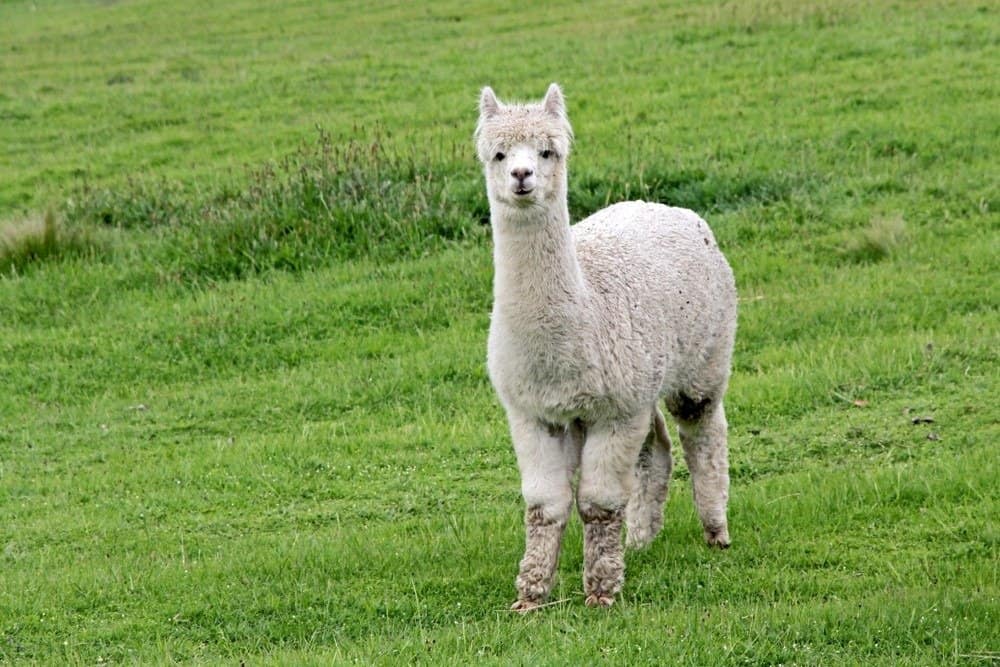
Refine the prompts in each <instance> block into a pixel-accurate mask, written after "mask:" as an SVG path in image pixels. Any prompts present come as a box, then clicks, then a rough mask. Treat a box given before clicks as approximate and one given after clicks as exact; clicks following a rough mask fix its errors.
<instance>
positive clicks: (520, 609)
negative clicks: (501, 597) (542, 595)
mask: <svg viewBox="0 0 1000 667" xmlns="http://www.w3.org/2000/svg"><path fill="white" fill-rule="evenodd" d="M540 606H541V604H539V603H538V602H537V601H535V600H518V601H517V602H515V603H514V604H512V605H511V606H510V610H511V611H516V612H517V613H519V614H527V613H528V612H531V611H535V610H536V609H538V608H539V607H540Z"/></svg>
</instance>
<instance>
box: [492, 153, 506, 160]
mask: <svg viewBox="0 0 1000 667" xmlns="http://www.w3.org/2000/svg"><path fill="white" fill-rule="evenodd" d="M505 157H507V156H506V155H504V154H503V153H497V154H496V155H494V156H493V159H494V160H496V161H497V162H503V159H504V158H505Z"/></svg>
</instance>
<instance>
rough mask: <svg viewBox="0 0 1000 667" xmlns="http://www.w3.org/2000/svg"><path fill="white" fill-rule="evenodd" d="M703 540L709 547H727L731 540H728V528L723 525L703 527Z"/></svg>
mask: <svg viewBox="0 0 1000 667" xmlns="http://www.w3.org/2000/svg"><path fill="white" fill-rule="evenodd" d="M705 542H706V543H707V544H708V546H710V547H719V548H720V549H728V548H729V545H730V544H732V542H731V541H730V540H729V529H728V528H727V527H726V526H725V525H723V526H721V527H718V528H710V527H707V526H706V528H705Z"/></svg>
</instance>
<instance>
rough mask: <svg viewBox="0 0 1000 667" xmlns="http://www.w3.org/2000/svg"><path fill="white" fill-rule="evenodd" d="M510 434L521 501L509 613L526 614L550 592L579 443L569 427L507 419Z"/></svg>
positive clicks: (570, 498) (514, 417) (577, 459)
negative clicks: (521, 537)
mask: <svg viewBox="0 0 1000 667" xmlns="http://www.w3.org/2000/svg"><path fill="white" fill-rule="evenodd" d="M510 424H511V435H512V436H513V440H514V451H515V453H516V454H517V464H518V468H520V470H521V493H522V495H523V496H524V502H525V506H526V509H525V514H524V525H525V545H524V557H523V558H522V559H521V565H520V570H519V572H518V575H517V579H516V580H515V584H516V586H517V601H516V602H514V604H513V606H512V607H511V609H513V610H515V611H521V612H525V611H530V610H531V609H534V608H535V607H537V606H538V605H540V604H541V603H543V602H544V601H545V599H546V598H547V597H548V595H549V592H550V591H551V590H552V583H553V580H554V579H555V573H556V566H557V565H558V562H559V548H560V546H561V544H562V536H563V530H564V529H565V528H566V520H567V519H568V518H569V513H570V509H571V508H572V505H573V490H572V485H571V480H572V477H573V473H574V472H575V470H576V467H577V464H578V461H579V441H578V440H577V439H576V438H574V437H573V434H572V433H571V432H570V429H558V428H555V427H551V426H546V425H544V424H541V423H539V422H537V421H536V420H533V419H530V418H521V417H518V416H514V415H511V417H510Z"/></svg>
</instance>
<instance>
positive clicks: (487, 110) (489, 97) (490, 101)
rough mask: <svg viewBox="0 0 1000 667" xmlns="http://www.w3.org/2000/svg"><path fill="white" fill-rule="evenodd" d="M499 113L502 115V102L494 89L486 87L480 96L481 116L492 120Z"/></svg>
mask: <svg viewBox="0 0 1000 667" xmlns="http://www.w3.org/2000/svg"><path fill="white" fill-rule="evenodd" d="M498 113H500V101H499V100H498V99H497V95H496V93H494V92H493V89H492V88H490V87H489V86H486V87H485V88H483V92H482V93H481V94H480V95H479V115H480V116H482V117H483V118H492V117H493V116H496V115H497V114H498Z"/></svg>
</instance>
